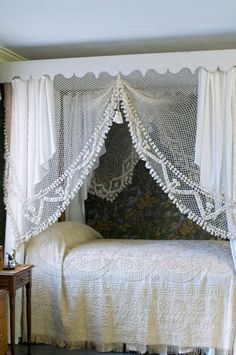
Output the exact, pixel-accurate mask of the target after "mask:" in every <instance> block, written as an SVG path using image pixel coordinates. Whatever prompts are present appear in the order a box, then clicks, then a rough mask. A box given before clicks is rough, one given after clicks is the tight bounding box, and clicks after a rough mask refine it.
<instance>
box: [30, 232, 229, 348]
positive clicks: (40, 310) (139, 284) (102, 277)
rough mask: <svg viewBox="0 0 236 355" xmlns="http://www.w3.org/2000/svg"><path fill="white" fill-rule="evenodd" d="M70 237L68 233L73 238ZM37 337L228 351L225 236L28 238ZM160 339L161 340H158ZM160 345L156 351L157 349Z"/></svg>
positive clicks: (63, 341) (47, 340) (102, 345)
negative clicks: (216, 238) (214, 238)
mask: <svg viewBox="0 0 236 355" xmlns="http://www.w3.org/2000/svg"><path fill="white" fill-rule="evenodd" d="M72 239H73V238H72ZM26 262H27V263H32V264H34V265H35V268H34V269H33V289H32V333H33V340H34V341H35V342H45V343H56V344H58V345H60V346H68V347H82V346H84V345H85V344H87V345H89V344H96V345H97V348H98V350H104V351H110V350H112V349H114V350H119V349H120V350H122V349H123V345H121V344H123V343H125V344H127V348H128V349H130V350H132V349H134V350H139V351H140V352H145V351H146V350H147V346H149V350H150V349H151V350H150V351H152V350H153V349H154V350H155V349H159V350H158V351H159V352H160V351H161V350H160V349H162V348H163V349H164V346H165V345H169V346H170V345H171V346H177V347H213V348H216V349H218V350H221V351H227V352H231V353H232V348H233V341H234V336H235V329H236V275H235V274H234V267H233V262H232V256H231V251H230V245H229V243H228V242H224V241H222V242H221V241H147V240H114V239H113V240H105V239H101V240H98V239H94V240H91V241H89V242H87V243H80V242H78V241H76V239H75V238H74V239H73V240H70V238H69V237H68V238H64V237H63V238H57V236H56V237H55V236H54V235H52V236H51V237H50V238H48V234H46V235H42V236H40V237H38V238H35V239H33V240H32V241H31V242H30V243H29V246H28V252H27V259H26ZM157 346H158V347H157ZM156 351H157V350H156Z"/></svg>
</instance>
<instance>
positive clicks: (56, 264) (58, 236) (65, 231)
mask: <svg viewBox="0 0 236 355" xmlns="http://www.w3.org/2000/svg"><path fill="white" fill-rule="evenodd" d="M98 238H99V239H100V238H102V236H101V234H100V233H98V232H97V231H95V230H94V229H93V228H91V227H89V226H87V225H86V224H82V223H78V222H60V223H55V224H53V225H51V226H50V227H48V228H47V229H46V230H45V231H43V232H42V233H40V234H39V235H37V236H36V237H34V238H32V239H31V240H29V242H28V243H27V247H26V262H28V263H31V264H34V265H35V266H38V267H39V266H40V268H46V269H47V268H48V265H49V266H50V268H52V271H51V272H55V273H58V270H59V271H61V267H62V264H63V260H64V257H65V255H66V254H67V253H68V252H69V251H70V250H71V249H72V248H75V247H77V246H79V245H80V244H83V243H88V242H91V241H93V240H96V239H98Z"/></svg>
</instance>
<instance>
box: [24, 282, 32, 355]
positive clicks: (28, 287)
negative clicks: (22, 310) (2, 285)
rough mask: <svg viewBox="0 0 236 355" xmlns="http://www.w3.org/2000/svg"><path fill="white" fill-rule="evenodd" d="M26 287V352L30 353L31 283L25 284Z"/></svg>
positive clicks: (29, 354)
mask: <svg viewBox="0 0 236 355" xmlns="http://www.w3.org/2000/svg"><path fill="white" fill-rule="evenodd" d="M25 288H26V312H27V313H26V316H27V349H28V351H27V354H28V355H31V348H30V344H31V283H28V284H27V285H25Z"/></svg>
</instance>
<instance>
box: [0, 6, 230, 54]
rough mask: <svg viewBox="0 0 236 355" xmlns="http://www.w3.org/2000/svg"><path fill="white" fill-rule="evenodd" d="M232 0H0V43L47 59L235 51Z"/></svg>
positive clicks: (23, 52) (17, 50)
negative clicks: (215, 50)
mask: <svg viewBox="0 0 236 355" xmlns="http://www.w3.org/2000/svg"><path fill="white" fill-rule="evenodd" d="M235 15H236V1H235V0H224V1H222V0H181V1H180V0H179V1H176V0H20V1H19V0H11V1H9V0H0V45H1V46H4V47H5V48H8V49H9V50H11V51H13V52H15V53H17V54H19V55H21V56H23V57H25V58H27V59H49V58H65V57H82V56H97V55H113V54H132V53H148V52H150V53H158V52H171V51H190V50H204V49H227V48H236V20H235Z"/></svg>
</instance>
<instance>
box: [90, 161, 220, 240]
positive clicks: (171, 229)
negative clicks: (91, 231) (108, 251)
mask: <svg viewBox="0 0 236 355" xmlns="http://www.w3.org/2000/svg"><path fill="white" fill-rule="evenodd" d="M85 208H86V223H87V224H88V225H90V226H91V227H93V228H95V229H96V230H97V231H99V232H100V233H101V234H102V235H103V237H104V238H123V239H125V238H128V239H215V237H214V236H212V235H210V234H209V233H207V232H206V231H204V230H202V229H201V228H200V227H199V226H197V225H196V224H194V223H193V222H192V221H190V220H189V219H187V217H185V216H184V215H183V214H181V213H180V212H179V211H178V209H177V208H176V207H175V206H174V205H173V204H172V202H171V200H170V199H169V198H168V196H167V195H166V194H165V193H164V192H163V191H162V189H161V188H160V187H159V186H158V185H157V184H156V182H155V181H154V180H153V178H152V177H151V176H150V174H149V172H148V171H147V169H146V168H145V166H144V163H143V162H142V161H139V162H138V164H137V165H136V167H135V169H134V176H133V181H132V184H130V185H129V186H127V187H126V188H125V189H124V190H123V191H122V192H121V193H120V194H119V196H118V197H117V198H116V200H115V201H114V202H108V201H106V200H103V199H101V198H99V197H96V196H93V195H91V194H89V196H88V199H87V200H86V201H85Z"/></svg>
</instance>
